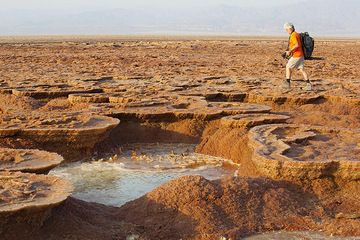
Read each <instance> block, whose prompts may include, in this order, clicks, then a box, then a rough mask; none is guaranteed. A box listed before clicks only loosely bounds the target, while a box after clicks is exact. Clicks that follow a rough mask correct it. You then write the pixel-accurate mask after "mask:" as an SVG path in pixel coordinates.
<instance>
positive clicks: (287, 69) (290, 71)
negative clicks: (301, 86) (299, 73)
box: [286, 67, 292, 80]
mask: <svg viewBox="0 0 360 240" xmlns="http://www.w3.org/2000/svg"><path fill="white" fill-rule="evenodd" d="M291 75H292V69H291V68H289V67H286V79H290V80H291Z"/></svg>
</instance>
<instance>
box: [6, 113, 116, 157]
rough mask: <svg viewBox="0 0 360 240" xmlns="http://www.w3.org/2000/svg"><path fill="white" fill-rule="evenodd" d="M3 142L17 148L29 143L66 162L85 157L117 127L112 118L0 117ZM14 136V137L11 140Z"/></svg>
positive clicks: (69, 115)
mask: <svg viewBox="0 0 360 240" xmlns="http://www.w3.org/2000/svg"><path fill="white" fill-rule="evenodd" d="M0 118H1V120H2V122H1V124H0V128H1V129H0V133H1V136H2V137H3V138H4V139H3V142H11V143H10V144H8V146H12V145H13V146H14V147H17V148H20V147H25V146H21V145H23V144H22V141H24V143H25V142H27V141H31V142H32V143H33V144H34V145H35V146H36V148H40V149H45V150H48V151H53V152H56V153H60V154H61V155H63V156H64V158H65V159H66V160H67V161H70V160H75V159H78V158H79V157H81V155H84V156H83V157H86V156H87V155H88V154H89V153H90V152H91V151H92V150H93V149H94V146H95V145H96V144H97V143H99V142H101V141H103V140H104V139H105V138H106V137H107V136H108V134H109V132H110V130H111V129H113V128H114V127H116V126H117V125H118V124H119V122H120V121H119V120H118V119H115V118H110V117H105V116H95V115H84V114H79V113H74V112H73V113H58V114H55V113H52V114H44V113H38V112H37V113H33V114H29V115H1V116H0ZM15 135H16V138H15Z"/></svg>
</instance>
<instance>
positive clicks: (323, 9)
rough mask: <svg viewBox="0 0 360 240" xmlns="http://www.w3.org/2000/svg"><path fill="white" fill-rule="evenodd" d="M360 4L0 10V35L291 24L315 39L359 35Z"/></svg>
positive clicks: (260, 31)
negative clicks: (76, 11) (84, 10)
mask: <svg viewBox="0 0 360 240" xmlns="http://www.w3.org/2000/svg"><path fill="white" fill-rule="evenodd" d="M359 12H360V1H359V0H342V1H338V0H313V1H311V0H306V1H304V2H302V3H296V4H288V5H281V6H277V7H256V8H255V7H252V8H251V7H240V6H229V5H220V6H217V7H207V6H203V7H202V8H201V9H200V8H195V9H185V8H184V9H174V8H171V9H164V8H157V7H153V8H148V9H110V10H99V11H92V12H89V11H88V12H81V13H78V14H60V13H55V12H44V11H37V10H33V11H29V10H2V9H0V35H36V34H233V35H279V34H283V29H282V26H283V23H284V22H285V21H291V22H293V23H294V24H295V25H296V26H298V30H299V31H309V32H310V33H312V34H314V35H318V36H320V35H321V36H360V24H359V23H360V13H359Z"/></svg>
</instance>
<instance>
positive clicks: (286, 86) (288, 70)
mask: <svg viewBox="0 0 360 240" xmlns="http://www.w3.org/2000/svg"><path fill="white" fill-rule="evenodd" d="M291 75H292V69H291V68H289V67H287V66H286V79H285V81H284V83H283V86H282V88H283V89H290V88H291V84H290V83H291Z"/></svg>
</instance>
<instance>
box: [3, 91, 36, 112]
mask: <svg viewBox="0 0 360 240" xmlns="http://www.w3.org/2000/svg"><path fill="white" fill-rule="evenodd" d="M0 99H1V101H0V113H1V114H11V113H18V112H21V111H25V112H28V111H33V110H35V109H37V108H38V107H40V103H39V102H37V101H36V100H34V99H33V98H28V97H16V96H14V95H11V94H0Z"/></svg>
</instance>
